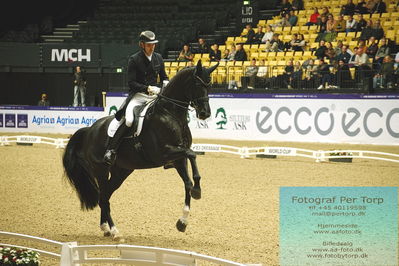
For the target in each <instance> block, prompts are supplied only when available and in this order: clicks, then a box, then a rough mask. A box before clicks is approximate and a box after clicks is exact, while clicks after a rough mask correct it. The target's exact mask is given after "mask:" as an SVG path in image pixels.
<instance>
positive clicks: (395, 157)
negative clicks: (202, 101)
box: [0, 136, 399, 163]
mask: <svg viewBox="0 0 399 266" xmlns="http://www.w3.org/2000/svg"><path fill="white" fill-rule="evenodd" d="M68 140H69V139H61V138H47V137H39V136H0V146H5V145H10V143H13V142H16V143H31V144H34V143H38V144H49V145H53V146H56V148H65V146H66V144H67V143H68ZM191 148H192V149H193V150H194V151H195V152H200V153H205V152H218V153H227V154H234V155H239V156H240V157H241V158H249V157H250V156H256V155H269V156H298V157H304V158H309V159H314V160H315V161H316V162H324V161H327V160H328V159H330V158H331V159H335V158H362V159H372V160H380V161H387V162H395V163H399V154H393V153H386V152H377V151H362V150H331V151H322V150H317V151H315V150H308V149H299V148H292V147H235V146H229V145H221V144H205V143H203V144H193V145H192V146H191ZM334 153H335V154H337V153H339V154H340V155H331V154H334Z"/></svg>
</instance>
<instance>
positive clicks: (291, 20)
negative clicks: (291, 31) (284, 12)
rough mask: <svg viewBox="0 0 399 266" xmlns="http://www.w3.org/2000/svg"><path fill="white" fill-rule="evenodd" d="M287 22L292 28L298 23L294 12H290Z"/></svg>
mask: <svg viewBox="0 0 399 266" xmlns="http://www.w3.org/2000/svg"><path fill="white" fill-rule="evenodd" d="M288 22H289V23H290V25H291V26H292V27H293V26H296V24H297V23H298V16H297V15H295V11H294V10H291V11H290V16H289V18H288Z"/></svg>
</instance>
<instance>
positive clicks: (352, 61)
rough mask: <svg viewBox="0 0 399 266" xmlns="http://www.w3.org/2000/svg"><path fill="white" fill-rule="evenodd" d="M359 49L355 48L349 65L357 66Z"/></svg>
mask: <svg viewBox="0 0 399 266" xmlns="http://www.w3.org/2000/svg"><path fill="white" fill-rule="evenodd" d="M358 51H359V47H355V48H353V55H352V56H351V59H349V63H348V66H349V67H355V64H356V56H357V53H358Z"/></svg>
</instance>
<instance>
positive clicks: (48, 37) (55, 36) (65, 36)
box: [40, 35, 73, 39]
mask: <svg viewBox="0 0 399 266" xmlns="http://www.w3.org/2000/svg"><path fill="white" fill-rule="evenodd" d="M40 37H42V38H43V39H66V38H72V37H73V36H72V35H41V36H40Z"/></svg>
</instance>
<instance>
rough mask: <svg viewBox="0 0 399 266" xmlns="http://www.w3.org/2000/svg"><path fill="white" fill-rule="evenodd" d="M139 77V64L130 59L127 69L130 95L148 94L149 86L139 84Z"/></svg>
mask: <svg viewBox="0 0 399 266" xmlns="http://www.w3.org/2000/svg"><path fill="white" fill-rule="evenodd" d="M137 76H138V66H137V62H136V60H134V59H133V58H130V59H129V64H128V67H127V80H128V81H127V82H128V85H129V92H130V93H137V92H144V93H145V92H147V87H148V86H147V85H144V84H142V83H140V82H138V81H137Z"/></svg>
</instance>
